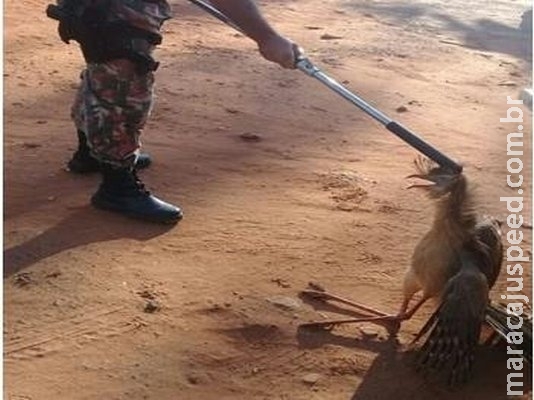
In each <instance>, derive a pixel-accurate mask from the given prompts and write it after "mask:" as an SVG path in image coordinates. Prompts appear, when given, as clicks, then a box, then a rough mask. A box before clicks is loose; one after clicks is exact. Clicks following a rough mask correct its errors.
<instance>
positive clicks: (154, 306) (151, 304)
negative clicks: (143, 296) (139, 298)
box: [144, 299, 161, 314]
mask: <svg viewBox="0 0 534 400" xmlns="http://www.w3.org/2000/svg"><path fill="white" fill-rule="evenodd" d="M160 309H161V305H160V304H159V303H158V302H157V301H156V300H152V299H150V300H148V301H147V302H146V303H145V308H144V311H145V312H146V313H148V314H152V313H155V312H156V311H159V310H160Z"/></svg>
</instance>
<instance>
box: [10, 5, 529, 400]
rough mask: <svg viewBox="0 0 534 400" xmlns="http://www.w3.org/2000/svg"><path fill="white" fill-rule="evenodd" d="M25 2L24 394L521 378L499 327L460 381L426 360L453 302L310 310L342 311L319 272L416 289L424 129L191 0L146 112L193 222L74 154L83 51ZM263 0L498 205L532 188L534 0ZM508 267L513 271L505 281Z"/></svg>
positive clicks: (498, 390)
mask: <svg viewBox="0 0 534 400" xmlns="http://www.w3.org/2000/svg"><path fill="white" fill-rule="evenodd" d="M488 3H490V5H488ZM4 4H5V27H6V31H5V63H4V82H5V83H4V87H5V130H4V132H5V135H4V149H5V159H4V162H5V164H4V168H5V169H4V171H5V197H4V206H5V222H4V234H5V237H4V245H5V248H4V256H5V265H4V268H5V273H4V310H5V316H4V346H5V347H4V359H5V364H4V365H5V367H4V368H5V396H6V398H7V399H9V400H49V399H50V400H101V399H104V400H115V399H117V400H118V399H128V400H130V399H131V400H141V399H156V400H174V399H243V400H245V399H247V400H248V399H269V400H271V399H272V400H274V399H277V400H282V399H283V400H314V399H321V400H337V399H343V400H346V399H353V400H371V399H378V400H382V399H386V400H387V399H425V400H426V399H434V400H438V399H439V400H441V399H453V400H454V399H480V400H482V399H484V400H489V399H504V398H505V397H506V396H505V392H506V387H505V386H506V362H505V357H506V356H505V351H504V350H503V349H502V348H492V349H483V350H482V351H481V354H480V355H479V358H478V363H477V364H476V367H475V371H474V377H473V379H472V381H471V382H470V383H469V384H467V385H466V386H464V387H462V388H460V389H456V390H449V389H447V388H445V387H444V386H442V385H440V384H434V383H432V381H427V380H425V379H423V378H422V377H421V376H419V375H418V374H416V373H415V371H414V369H413V365H412V363H411V359H412V358H411V353H410V352H409V351H405V345H406V344H407V343H408V342H409V341H410V340H411V339H412V338H413V336H414V334H415V333H416V332H417V331H418V329H419V328H420V327H421V325H422V323H424V321H425V320H426V318H427V317H428V315H429V314H430V313H431V311H432V305H428V307H426V306H425V307H424V308H423V309H422V310H421V311H420V312H419V313H418V315H416V317H415V318H414V319H413V320H412V321H409V322H407V323H406V324H404V325H403V328H402V330H401V332H400V334H399V337H398V341H399V342H400V345H397V344H396V342H395V341H394V340H387V332H386V331H385V330H384V329H383V328H381V327H375V326H372V325H363V326H350V327H343V328H337V329H335V330H333V331H331V332H309V331H308V332H307V331H302V330H299V329H298V325H299V323H302V322H306V321H311V320H314V319H323V318H325V317H327V316H332V315H334V314H332V313H330V311H333V309H331V308H329V307H326V306H324V305H322V306H321V305H320V304H311V303H306V302H300V300H299V298H298V292H299V291H300V290H301V289H303V288H305V287H306V286H307V284H308V282H310V281H313V282H319V283H321V284H322V285H324V286H325V287H326V288H328V289H329V290H331V291H333V292H336V293H339V294H341V295H343V296H345V297H349V298H353V299H356V300H359V301H361V302H365V303H367V304H369V305H372V306H374V307H376V308H380V309H383V310H385V311H388V312H389V311H390V312H393V311H394V310H396V309H397V307H398V304H399V302H400V300H401V280H402V276H403V272H404V269H405V268H406V266H407V265H408V263H409V260H410V256H411V253H412V250H413V247H414V245H415V244H416V242H417V240H418V238H419V237H421V235H422V234H423V233H424V232H425V230H426V229H427V228H428V226H429V224H430V222H431V220H432V212H433V208H432V204H431V203H430V202H429V200H428V199H426V198H425V197H424V196H422V194H421V193H420V192H417V191H414V190H406V186H407V182H406V181H405V179H404V177H405V176H406V175H408V174H409V173H411V172H412V160H413V158H414V156H415V152H414V151H413V150H411V149H410V148H409V147H407V146H406V145H405V144H403V143H402V142H401V141H399V140H398V139H397V138H395V137H394V136H392V135H390V134H389V133H388V132H387V131H385V130H384V129H383V128H382V127H381V126H379V125H378V124H377V123H375V122H374V121H372V120H371V119H370V118H369V117H367V116H366V115H365V114H363V113H362V112H360V111H359V110H358V109H356V108H355V107H354V106H352V105H350V104H349V103H347V102H345V101H344V100H343V99H341V98H339V97H338V96H336V95H335V94H334V93H333V92H331V91H329V90H328V89H326V88H324V87H323V86H321V85H320V84H319V83H318V82H316V81H315V80H313V79H310V78H309V77H307V76H305V75H304V74H302V73H300V72H299V71H284V70H282V69H280V68H278V67H277V66H276V65H272V64H270V63H268V62H266V61H264V60H263V59H261V58H260V57H259V56H258V54H257V52H256V50H255V46H254V44H253V43H251V42H250V41H249V40H247V39H246V38H244V37H242V36H240V35H236V34H235V33H234V32H233V31H231V30H230V29H229V28H227V27H225V26H224V25H222V24H221V23H219V22H218V21H216V20H214V19H212V18H210V17H209V16H207V15H206V14H204V13H202V12H201V11H199V10H197V9H196V8H194V7H193V6H192V5H189V4H186V2H185V1H173V3H172V6H173V9H174V11H175V14H176V18H175V19H174V20H172V21H170V22H169V23H168V24H167V25H166V26H165V39H164V43H163V45H162V46H161V48H160V49H159V50H158V53H157V56H158V58H159V59H160V61H161V62H162V66H161V68H160V69H159V70H158V72H157V80H158V87H157V92H158V98H157V105H156V107H155V110H154V113H153V117H152V118H151V120H150V123H149V124H148V126H147V128H146V132H145V135H144V146H145V149H146V150H147V151H149V152H150V153H151V154H152V156H153V157H154V160H155V162H154V164H153V166H152V167H151V168H150V169H149V170H147V171H145V172H143V173H142V177H143V179H144V180H145V181H146V183H147V184H148V186H149V187H150V188H151V189H153V190H154V192H155V193H156V194H158V195H159V196H161V197H162V198H164V199H166V200H168V201H172V202H175V203H178V204H180V205H181V206H183V208H184V209H185V213H186V218H185V219H184V220H183V221H182V222H181V223H180V224H179V225H178V226H176V227H172V228H169V227H160V226H154V225H150V224H145V223H141V222H136V221H132V220H129V219H125V218H122V217H120V216H116V215H112V214H108V213H105V212H101V211H97V210H94V209H92V208H91V207H90V206H89V203H88V199H89V197H90V195H91V194H92V192H93V191H94V190H95V188H96V186H97V184H98V177H97V176H87V177H85V176H84V177H80V176H74V175H71V174H69V173H67V172H65V171H64V162H65V161H66V160H67V159H68V157H69V155H70V153H71V152H72V150H73V149H74V148H75V136H74V132H73V127H72V124H71V122H70V120H69V106H70V103H71V100H72V98H73V95H74V92H75V88H76V85H77V82H78V72H79V70H80V69H81V67H82V65H83V63H82V59H81V57H80V55H79V53H78V50H77V48H76V46H75V45H74V44H73V45H69V46H67V45H64V44H63V43H61V42H60V41H59V39H58V38H57V36H56V24H55V23H54V22H53V21H52V20H49V19H47V18H46V16H45V15H44V12H43V11H44V8H45V6H46V4H47V2H46V1H45V0H7V1H6V2H5V3H4ZM262 5H263V9H264V11H265V13H266V14H267V15H268V16H269V17H270V19H271V21H272V22H273V24H274V25H275V26H276V27H277V28H278V29H279V30H280V31H282V32H284V33H285V34H287V35H288V36H290V37H292V38H293V39H294V40H295V41H297V42H299V43H300V44H301V45H302V46H303V47H304V48H305V49H306V50H307V52H308V54H309V56H310V58H311V59H312V60H313V61H314V62H315V63H316V64H317V65H319V66H321V67H323V69H324V70H325V71H326V72H328V73H329V74H330V75H332V76H334V77H335V78H336V79H338V80H339V81H342V82H344V83H345V84H346V85H347V86H348V87H349V88H351V89H352V90H354V91H356V92H358V93H360V94H361V95H363V96H364V97H365V98H367V99H369V100H371V101H372V102H373V103H374V104H376V105H379V106H380V108H381V109H383V110H384V111H385V112H386V113H388V114H390V115H392V116H393V117H395V118H396V119H398V120H399V121H402V122H403V123H404V124H406V125H408V126H410V127H412V128H413V129H414V130H415V131H417V132H419V133H420V134H421V135H422V136H424V137H425V138H426V139H427V140H428V141H430V142H431V143H433V144H435V145H437V146H438V147H439V148H440V149H442V150H443V151H445V152H446V153H447V154H450V155H451V156H452V157H454V158H457V159H459V160H461V161H462V162H463V163H464V164H465V171H466V174H467V175H468V177H469V178H470V179H471V181H472V183H473V186H474V189H475V193H476V195H477V199H478V205H479V209H480V212H484V213H489V214H493V215H495V216H498V217H500V218H502V217H505V215H506V210H505V206H504V203H501V202H499V197H500V196H506V195H514V192H512V191H511V190H510V189H509V188H507V186H506V167H505V166H506V159H507V156H506V134H507V133H509V132H511V131H513V130H514V128H515V126H510V124H503V123H500V122H499V118H500V117H504V115H505V112H506V109H507V105H506V96H513V97H514V98H515V97H517V96H518V93H519V92H520V90H521V88H522V87H524V86H525V85H527V84H528V83H529V80H530V72H529V71H530V68H531V67H530V56H531V54H530V52H529V51H528V50H529V41H528V38H527V36H526V35H525V34H524V33H523V32H521V31H520V30H519V29H518V26H519V24H520V21H521V14H522V13H523V12H524V11H525V9H526V7H527V5H526V2H525V4H523V2H512V1H495V2H483V1H481V0H477V1H470V2H461V1H458V0H456V1H453V2H445V1H443V0H420V1H399V2H388V1H374V0H366V1H365V0H364V1H356V0H353V1H349V0H332V1H328V2H324V1H319V0H305V1H269V2H263V4H262ZM325 35H326V36H325ZM401 106H404V107H405V111H404V112H399V111H397V109H398V108H399V107H401ZM402 110H403V109H400V111H402ZM525 117H526V118H527V119H530V114H529V113H528V111H527V110H526V109H525ZM524 125H525V129H528V132H530V129H531V125H530V123H529V122H526V123H525V124H524ZM527 136H529V135H527ZM247 138H248V140H246V139H247ZM251 138H252V139H256V140H251ZM526 146H527V147H526V150H527V152H526V154H530V141H527V142H526ZM524 162H525V170H526V171H527V172H528V171H530V169H531V160H530V157H527V156H525V159H524ZM526 178H527V181H529V182H530V179H531V177H530V175H527V177H526ZM527 192H530V191H529V190H528V191H527ZM530 200H531V198H530V195H528V196H527V201H528V204H529V205H530V204H531V203H530ZM529 210H530V207H527V215H526V217H527V218H530V217H531V215H529ZM523 245H524V247H525V250H526V249H529V248H530V246H531V232H530V231H528V230H527V231H526V240H525V241H524V243H523ZM527 277H528V278H530V274H528V275H527ZM504 288H505V280H504V279H503V277H502V278H501V280H500V281H499V283H498V284H497V285H496V287H495V288H494V290H493V296H494V297H498V296H499V295H500V293H502V292H503V290H504ZM528 289H530V287H528V288H527V289H526V290H527V291H528ZM280 301H281V302H282V303H283V304H279V303H280ZM286 303H289V304H286ZM147 304H148V307H149V308H148V309H147ZM150 306H154V308H156V310H153V309H151V308H150ZM149 311H152V312H149ZM309 374H317V375H316V376H315V375H312V376H311V377H310V376H308V375H309ZM305 380H312V381H314V380H316V382H315V383H309V382H308V383H306V382H305Z"/></svg>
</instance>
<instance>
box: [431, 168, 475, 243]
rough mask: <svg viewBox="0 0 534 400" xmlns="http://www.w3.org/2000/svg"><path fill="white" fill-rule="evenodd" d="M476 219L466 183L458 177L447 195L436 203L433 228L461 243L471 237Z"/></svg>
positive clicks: (462, 178)
mask: <svg viewBox="0 0 534 400" xmlns="http://www.w3.org/2000/svg"><path fill="white" fill-rule="evenodd" d="M476 219H477V218H476V214H475V211H474V207H473V204H472V199H471V194H470V191H469V190H468V189H467V181H466V180H465V178H464V177H460V178H459V179H458V182H457V183H456V184H455V185H454V187H453V188H452V189H451V191H450V192H449V194H448V195H446V196H445V197H444V198H441V199H440V200H439V201H438V204H437V207H436V214H435V217H434V224H433V228H434V229H436V230H438V231H441V232H442V233H443V234H445V235H447V236H449V237H452V238H455V239H458V240H460V241H461V242H463V241H464V240H466V239H468V238H469V237H471V235H472V232H473V229H474V227H475V224H476Z"/></svg>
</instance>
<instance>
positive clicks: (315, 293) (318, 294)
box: [301, 290, 387, 317]
mask: <svg viewBox="0 0 534 400" xmlns="http://www.w3.org/2000/svg"><path fill="white" fill-rule="evenodd" d="M301 294H302V295H304V296H309V297H311V298H313V299H320V300H333V301H337V302H338V303H342V304H345V305H348V306H351V307H354V308H357V309H359V310H360V311H365V312H367V313H370V314H374V315H375V316H377V317H385V316H387V314H385V313H383V312H382V311H378V310H375V309H374V308H371V307H367V306H364V305H363V304H359V303H355V302H353V301H350V300H347V299H344V298H343V297H339V296H336V295H333V294H330V293H327V292H323V291H319V290H303V291H302V292H301Z"/></svg>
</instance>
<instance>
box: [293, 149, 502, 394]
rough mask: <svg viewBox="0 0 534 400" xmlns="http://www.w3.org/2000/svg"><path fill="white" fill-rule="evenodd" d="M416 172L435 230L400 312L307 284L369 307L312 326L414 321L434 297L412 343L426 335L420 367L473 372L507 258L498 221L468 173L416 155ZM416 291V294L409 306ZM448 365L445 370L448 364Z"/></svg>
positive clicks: (460, 376) (416, 258)
mask: <svg viewBox="0 0 534 400" xmlns="http://www.w3.org/2000/svg"><path fill="white" fill-rule="evenodd" d="M415 168H416V173H415V174H412V175H410V176H408V178H411V179H419V180H421V181H423V182H424V183H422V182H421V183H414V184H412V185H410V186H409V188H418V189H421V190H423V191H424V192H425V193H426V195H427V196H428V197H429V198H430V199H431V200H432V201H433V202H434V206H435V212H434V217H433V221H432V224H431V226H430V229H429V230H428V231H427V232H426V233H425V234H424V235H423V236H422V238H421V239H420V240H419V242H418V243H417V245H416V246H415V248H414V251H413V253H412V257H411V263H410V265H409V267H408V269H407V270H406V272H405V274H404V280H403V285H402V288H403V301H402V304H401V306H400V309H399V310H398V312H397V313H396V314H387V313H383V312H381V311H378V310H375V309H373V308H371V307H367V306H365V305H362V304H359V303H355V302H352V301H349V300H346V299H343V298H341V297H338V296H335V295H332V294H329V293H326V292H321V291H318V290H306V291H304V292H303V294H305V295H306V294H307V295H310V296H314V297H318V298H322V299H330V300H335V301H339V302H342V303H344V304H347V305H351V306H354V307H357V308H359V309H360V310H363V311H365V312H366V313H368V314H369V315H368V316H365V317H362V318H350V319H342V320H332V321H321V322H315V323H309V324H304V325H307V326H322V327H330V328H331V327H333V326H336V325H339V324H345V323H357V322H377V323H379V322H388V321H389V322H395V323H397V324H398V328H399V329H400V324H401V322H402V321H405V320H407V319H410V318H411V317H412V316H413V315H414V314H415V313H416V312H417V310H419V308H420V307H421V306H422V305H423V304H424V303H426V302H427V301H428V300H429V299H435V300H437V302H438V306H437V309H436V311H435V312H434V313H433V314H432V316H431V317H430V318H429V320H428V322H427V323H426V324H425V325H424V327H423V329H421V331H420V332H419V333H418V334H417V335H416V338H415V340H414V342H416V341H417V340H420V339H422V338H423V337H426V341H425V343H424V344H423V345H422V347H421V348H420V350H419V354H420V355H419V357H418V358H419V366H420V367H428V368H430V367H435V368H437V369H439V368H441V369H447V370H448V371H449V382H450V383H452V384H454V383H459V382H463V381H466V380H467V379H468V377H469V374H470V371H471V368H472V364H473V359H474V351H475V348H476V346H477V344H478V341H479V337H480V332H481V328H482V325H483V323H484V321H485V320H486V317H487V310H488V308H489V307H490V306H491V302H490V297H489V293H490V290H491V288H492V287H493V286H494V284H495V282H496V280H497V278H498V276H499V273H500V270H501V264H502V259H503V243H502V238H501V230H500V224H499V221H498V220H497V219H496V218H493V217H490V216H486V215H480V214H479V213H478V212H477V210H476V204H475V202H474V199H473V195H472V191H471V189H470V187H469V182H468V179H467V177H466V175H465V173H462V172H460V173H458V172H455V171H452V170H450V169H448V168H446V167H443V166H439V165H437V164H436V163H434V162H433V161H431V160H429V159H427V158H424V157H418V158H416V160H415ZM416 293H421V297H420V299H419V300H417V301H415V303H414V304H413V305H412V306H410V303H412V301H413V298H414V296H415V295H416ZM446 367H448V368H446Z"/></svg>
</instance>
